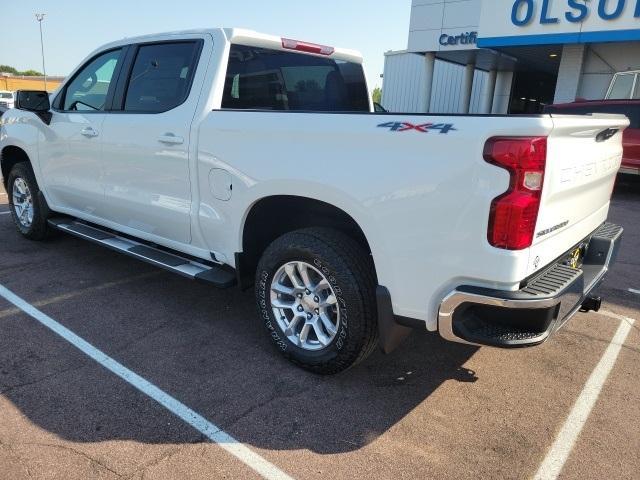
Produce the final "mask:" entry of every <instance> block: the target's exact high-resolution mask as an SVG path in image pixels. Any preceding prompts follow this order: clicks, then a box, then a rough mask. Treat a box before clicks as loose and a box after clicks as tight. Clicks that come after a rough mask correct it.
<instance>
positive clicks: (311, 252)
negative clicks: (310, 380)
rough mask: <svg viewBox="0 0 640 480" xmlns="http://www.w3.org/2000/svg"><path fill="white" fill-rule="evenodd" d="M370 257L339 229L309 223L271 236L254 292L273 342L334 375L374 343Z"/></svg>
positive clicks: (299, 359) (313, 367)
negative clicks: (294, 229) (305, 226)
mask: <svg viewBox="0 0 640 480" xmlns="http://www.w3.org/2000/svg"><path fill="white" fill-rule="evenodd" d="M375 284H376V282H375V274H374V271H373V265H372V262H371V259H370V257H369V256H368V255H367V254H366V253H365V252H363V251H362V249H361V248H360V247H359V245H358V244H357V243H356V242H354V241H353V240H352V239H351V238H349V237H348V236H346V235H344V234H342V233H341V232H338V231H335V230H331V229H326V228H309V229H304V230H298V231H295V232H291V233H288V234H286V235H284V236H282V237H280V238H279V239H277V240H276V241H275V242H273V243H272V244H271V245H270V246H269V247H268V248H267V250H266V251H265V253H264V255H263V257H262V259H261V260H260V264H259V265H258V271H257V278H256V299H257V302H258V309H259V311H260V316H261V318H262V320H263V321H264V323H265V326H266V328H267V330H268V332H269V334H270V336H271V339H272V340H273V342H274V344H275V345H276V346H277V348H278V349H279V350H280V351H281V352H282V354H283V355H284V356H285V357H286V358H288V359H289V360H290V361H292V362H293V363H295V364H297V365H299V366H301V367H303V368H305V369H307V370H310V371H313V372H316V373H320V374H333V373H338V372H340V371H342V370H345V369H347V368H349V367H351V366H353V365H355V364H357V363H358V362H360V361H362V360H364V359H365V358H366V357H367V356H368V355H369V354H370V353H371V352H372V351H373V349H374V348H375V345H376V343H377V322H376V303H375Z"/></svg>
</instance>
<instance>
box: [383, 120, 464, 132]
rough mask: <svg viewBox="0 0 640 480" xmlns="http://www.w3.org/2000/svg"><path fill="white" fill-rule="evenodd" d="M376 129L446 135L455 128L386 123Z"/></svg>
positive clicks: (424, 124) (439, 125) (446, 124)
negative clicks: (432, 132)
mask: <svg viewBox="0 0 640 480" xmlns="http://www.w3.org/2000/svg"><path fill="white" fill-rule="evenodd" d="M378 128H388V129H389V130H390V131H391V132H408V131H412V130H416V131H418V132H420V133H429V131H431V130H434V131H439V132H440V133H441V134H447V133H449V132H455V131H456V130H457V128H454V126H453V124H451V123H423V124H420V125H414V124H413V123H409V122H388V123H382V124H380V125H378Z"/></svg>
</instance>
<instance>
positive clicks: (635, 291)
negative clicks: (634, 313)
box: [629, 288, 640, 295]
mask: <svg viewBox="0 0 640 480" xmlns="http://www.w3.org/2000/svg"><path fill="white" fill-rule="evenodd" d="M629 291H630V292H631V293H635V294H636V295H640V290H636V289H635V288H630V289H629Z"/></svg>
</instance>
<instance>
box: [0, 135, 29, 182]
mask: <svg viewBox="0 0 640 480" xmlns="http://www.w3.org/2000/svg"><path fill="white" fill-rule="evenodd" d="M21 162H27V163H29V164H30V165H31V168H32V169H33V164H32V162H31V159H30V158H29V155H28V154H27V152H26V151H25V150H24V149H23V148H21V147H18V146H16V145H7V146H6V147H4V148H3V149H2V152H0V170H1V171H2V183H3V186H4V188H5V190H6V189H7V181H8V178H9V173H10V172H11V169H12V168H13V167H14V165H16V164H17V163H21Z"/></svg>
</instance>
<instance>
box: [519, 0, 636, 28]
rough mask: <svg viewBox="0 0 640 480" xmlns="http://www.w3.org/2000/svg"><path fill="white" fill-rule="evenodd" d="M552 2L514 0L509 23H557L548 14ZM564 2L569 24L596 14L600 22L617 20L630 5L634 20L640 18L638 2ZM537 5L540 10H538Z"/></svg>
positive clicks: (603, 0)
mask: <svg viewBox="0 0 640 480" xmlns="http://www.w3.org/2000/svg"><path fill="white" fill-rule="evenodd" d="M552 1H553V0H542V1H541V2H537V1H535V0H515V2H514V3H513V8H512V9H511V22H512V23H513V24H514V25H515V26H517V27H524V26H526V25H529V24H531V23H532V22H533V21H534V19H535V20H536V21H538V22H539V23H540V25H548V24H554V23H559V22H560V18H558V17H554V16H552V15H551V14H550V10H551V2H552ZM562 1H566V3H567V8H566V11H565V12H564V19H566V20H567V21H568V22H571V23H579V22H582V21H584V20H586V19H587V17H589V15H591V14H593V13H594V12H595V14H597V15H598V16H599V17H600V18H601V19H602V20H606V21H611V20H617V19H618V18H620V17H621V16H622V14H623V13H624V11H625V7H627V5H630V6H631V8H632V9H633V16H634V18H640V0H593V1H592V2H587V3H586V4H584V3H581V2H579V1H578V0H562ZM538 5H540V8H539V9H538Z"/></svg>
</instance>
